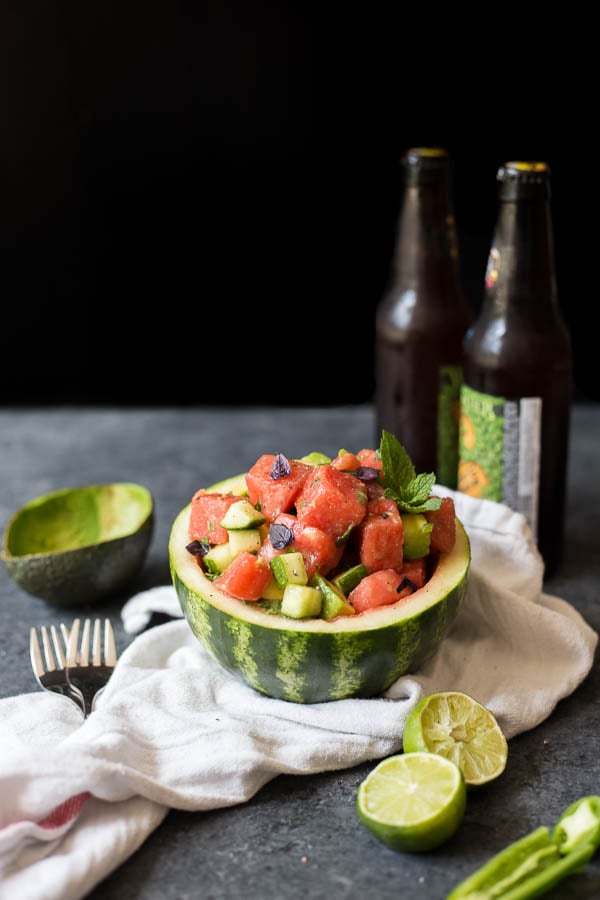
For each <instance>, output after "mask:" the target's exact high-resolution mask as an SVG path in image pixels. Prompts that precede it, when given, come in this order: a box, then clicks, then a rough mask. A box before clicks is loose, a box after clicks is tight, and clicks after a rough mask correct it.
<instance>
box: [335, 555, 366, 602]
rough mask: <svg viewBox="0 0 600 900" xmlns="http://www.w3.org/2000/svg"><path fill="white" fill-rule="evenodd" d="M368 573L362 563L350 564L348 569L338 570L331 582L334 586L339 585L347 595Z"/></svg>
mask: <svg viewBox="0 0 600 900" xmlns="http://www.w3.org/2000/svg"><path fill="white" fill-rule="evenodd" d="M368 574H369V570H368V569H367V567H366V566H364V565H363V564H362V563H358V564H357V565H356V566H352V567H351V568H350V569H346V570H345V571H344V572H340V574H339V575H336V577H335V578H334V579H333V583H334V584H335V586H336V587H339V589H340V590H341V592H342V593H343V594H344V595H345V596H346V597H347V596H348V594H349V593H350V591H353V590H354V588H355V587H356V585H357V584H358V583H359V581H362V580H363V578H364V577H365V576H366V575H368Z"/></svg>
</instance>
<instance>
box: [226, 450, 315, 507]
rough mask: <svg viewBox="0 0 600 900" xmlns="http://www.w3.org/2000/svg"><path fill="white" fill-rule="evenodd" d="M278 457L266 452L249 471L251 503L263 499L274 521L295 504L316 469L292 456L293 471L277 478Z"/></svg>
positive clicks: (254, 503)
mask: <svg viewBox="0 0 600 900" xmlns="http://www.w3.org/2000/svg"><path fill="white" fill-rule="evenodd" d="M275 460H276V456H275V454H273V453H264V454H263V455H262V456H259V458H258V459H257V461H256V462H255V463H254V465H253V466H252V468H251V469H249V471H248V472H247V473H246V485H247V487H248V497H249V500H250V503H252V504H253V505H256V504H257V503H260V508H261V511H262V512H263V513H264V514H265V515H266V517H267V519H268V520H269V521H270V522H272V521H274V519H276V518H277V516H278V515H279V514H280V513H282V512H287V511H288V510H289V509H291V508H292V506H294V503H295V501H296V497H297V495H298V493H299V491H300V490H301V488H302V486H303V484H304V482H305V481H306V479H307V478H308V476H309V475H310V474H311V473H312V472H314V467H313V466H309V465H307V464H306V463H302V462H299V461H298V460H294V459H291V460H288V462H289V466H290V474H289V475H284V476H283V477H281V478H273V477H272V475H271V473H272V471H273V464H274V463H275ZM238 499H239V498H238Z"/></svg>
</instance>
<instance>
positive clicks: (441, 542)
mask: <svg viewBox="0 0 600 900" xmlns="http://www.w3.org/2000/svg"><path fill="white" fill-rule="evenodd" d="M426 516H427V521H428V522H431V523H433V529H432V531H431V535H430V541H429V552H430V553H449V552H450V550H452V548H453V547H454V543H455V541H456V511H455V508H454V500H453V499H452V497H443V498H442V505H441V506H440V508H439V509H431V510H429V511H428V512H427V513H426Z"/></svg>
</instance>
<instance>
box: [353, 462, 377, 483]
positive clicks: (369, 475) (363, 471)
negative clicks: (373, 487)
mask: <svg viewBox="0 0 600 900" xmlns="http://www.w3.org/2000/svg"><path fill="white" fill-rule="evenodd" d="M354 474H355V475H356V477H357V478H360V480H361V481H375V480H376V479H377V478H379V469H375V468H373V466H359V467H358V469H355V470H354Z"/></svg>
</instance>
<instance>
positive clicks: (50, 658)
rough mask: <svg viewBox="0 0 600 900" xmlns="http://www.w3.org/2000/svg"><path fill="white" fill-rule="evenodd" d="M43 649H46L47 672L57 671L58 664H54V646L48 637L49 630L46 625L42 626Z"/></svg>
mask: <svg viewBox="0 0 600 900" xmlns="http://www.w3.org/2000/svg"><path fill="white" fill-rule="evenodd" d="M42 647H43V648H44V662H45V664H46V671H47V672H54V671H56V663H55V662H54V654H53V652H52V644H51V643H50V638H49V637H48V629H47V628H46V626H45V625H42Z"/></svg>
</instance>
